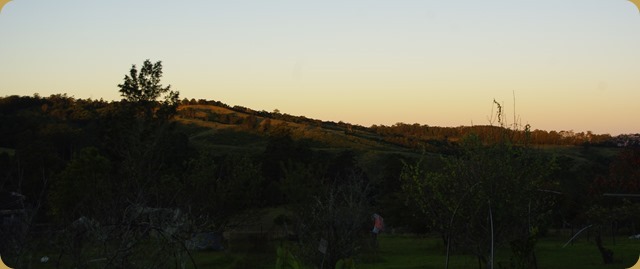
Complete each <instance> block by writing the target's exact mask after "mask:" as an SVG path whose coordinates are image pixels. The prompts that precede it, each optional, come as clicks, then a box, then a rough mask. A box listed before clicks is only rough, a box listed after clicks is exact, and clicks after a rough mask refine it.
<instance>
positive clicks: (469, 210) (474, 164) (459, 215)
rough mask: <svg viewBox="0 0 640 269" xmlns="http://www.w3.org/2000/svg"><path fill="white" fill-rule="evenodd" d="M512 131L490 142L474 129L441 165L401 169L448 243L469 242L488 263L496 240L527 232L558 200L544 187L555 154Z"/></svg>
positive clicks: (409, 188) (410, 190)
mask: <svg viewBox="0 0 640 269" xmlns="http://www.w3.org/2000/svg"><path fill="white" fill-rule="evenodd" d="M506 135H508V134H505V136H503V138H502V139H501V140H499V142H498V143H494V144H488V145H485V144H483V143H482V141H481V140H480V139H479V138H478V137H477V136H474V135H471V136H469V137H467V138H466V139H464V140H463V141H462V142H461V150H460V153H459V154H457V155H454V156H450V157H448V158H446V159H445V165H444V167H443V168H442V169H441V170H440V171H433V172H424V171H422V170H421V168H420V166H419V163H418V164H416V165H411V164H407V165H405V168H404V169H403V172H402V174H401V179H402V181H403V188H404V190H405V191H406V193H407V195H408V197H409V202H412V203H415V204H417V206H418V207H419V208H421V209H422V212H423V213H424V214H425V215H426V216H427V220H430V221H431V225H432V227H433V228H434V229H436V230H437V231H439V232H440V233H442V235H443V239H445V243H446V244H447V245H453V246H455V247H458V248H464V247H467V248H468V249H467V250H468V251H472V252H473V253H474V254H475V255H477V257H478V258H479V260H480V261H484V262H486V263H487V264H490V263H492V261H491V257H492V256H493V254H492V253H493V250H494V244H501V243H505V242H511V241H513V240H516V239H518V238H521V237H525V238H526V237H527V236H528V235H529V233H530V231H531V229H532V228H533V227H536V226H537V225H540V224H541V221H542V220H543V218H544V217H545V215H546V213H547V211H548V209H549V208H550V204H549V201H552V199H550V198H549V197H544V195H542V194H541V193H540V192H538V190H539V189H541V188H542V187H543V186H545V184H547V182H546V179H547V175H548V174H549V171H551V169H552V168H553V163H552V162H551V160H549V159H548V158H545V157H544V156H542V155H540V154H539V153H538V152H536V151H534V150H532V149H530V148H528V147H526V145H525V146H517V145H514V144H512V143H511V142H510V141H509V136H506ZM447 251H449V250H448V248H447ZM487 257H489V259H487Z"/></svg>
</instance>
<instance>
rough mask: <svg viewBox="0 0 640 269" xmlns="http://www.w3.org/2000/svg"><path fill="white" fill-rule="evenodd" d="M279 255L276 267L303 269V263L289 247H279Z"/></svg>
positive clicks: (277, 268) (278, 268)
mask: <svg viewBox="0 0 640 269" xmlns="http://www.w3.org/2000/svg"><path fill="white" fill-rule="evenodd" d="M277 255H278V258H277V260H276V269H302V264H301V263H300V261H299V260H298V259H297V258H296V257H295V256H294V255H293V253H291V251H290V250H289V249H288V248H285V247H282V246H280V247H278V249H277Z"/></svg>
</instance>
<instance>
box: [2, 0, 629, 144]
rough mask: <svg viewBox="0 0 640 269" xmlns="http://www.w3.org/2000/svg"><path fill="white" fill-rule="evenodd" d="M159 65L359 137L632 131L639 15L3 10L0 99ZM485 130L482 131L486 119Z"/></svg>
mask: <svg viewBox="0 0 640 269" xmlns="http://www.w3.org/2000/svg"><path fill="white" fill-rule="evenodd" d="M146 59H149V60H151V61H152V62H156V61H162V64H163V67H164V68H163V71H164V77H163V78H162V82H163V84H165V85H168V84H170V85H171V87H172V88H173V89H175V90H178V91H179V92H180V97H181V98H188V99H192V98H195V99H207V100H217V101H222V102H224V103H226V104H229V105H232V106H233V105H241V106H245V107H249V108H252V109H255V110H266V111H273V110H274V109H278V110H279V111H281V112H282V113H287V114H291V115H298V116H306V117H309V118H315V119H321V120H326V121H335V122H338V121H344V122H349V123H353V124H359V125H363V126H371V125H373V124H376V125H392V124H395V123H397V122H403V123H419V124H426V125H430V126H449V127H456V126H469V125H487V124H490V123H491V121H490V117H491V113H492V111H495V108H493V107H492V104H493V100H494V99H495V100H496V101H498V102H499V103H501V104H502V105H503V108H504V113H505V115H506V116H507V117H506V118H507V120H508V122H507V124H512V123H513V122H514V118H515V119H516V120H515V121H517V122H518V123H519V124H521V125H524V124H530V125H531V128H532V129H540V130H547V131H551V130H556V131H561V130H565V131H569V130H572V131H574V132H586V131H592V132H594V133H596V134H611V135H617V134H625V133H640V119H639V118H638V115H640V12H639V10H638V9H637V8H636V7H635V6H634V5H633V4H632V3H631V2H629V1H626V0H580V1H579V0H534V1H528V0H516V1H514V0H494V1H477V0H457V1H456V0H446V1H444V0H438V1H435V0H422V1H409V0H393V1H376V0H367V1H360V0H351V1H348V0H341V1H334V0H323V1H304V0H270V1H266V0H253V1H251V0H236V1H216V0H206V1H204V0H191V1H163V0H109V1H106V0H103V1H97V0H58V1H51V0H13V1H11V2H9V3H7V4H6V5H5V6H4V8H3V9H2V11H1V12H0V96H9V95H29V96H30V95H33V94H34V93H38V94H39V95H40V96H49V95H51V94H58V93H66V94H67V95H69V96H73V97H75V98H82V99H86V98H92V99H100V98H103V99H104V100H120V98H121V96H120V94H119V92H118V87H117V85H118V84H120V83H122V81H123V78H124V76H125V74H127V73H128V71H129V69H130V68H131V65H132V64H136V65H137V66H140V65H141V64H142V62H143V61H144V60H146ZM493 124H495V122H494V123H493Z"/></svg>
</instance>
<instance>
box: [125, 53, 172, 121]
mask: <svg viewBox="0 0 640 269" xmlns="http://www.w3.org/2000/svg"><path fill="white" fill-rule="evenodd" d="M161 78H162V62H161V61H158V62H156V63H153V64H152V63H151V61H149V60H148V59H147V60H145V61H144V62H143V64H142V67H141V68H140V71H139V72H138V70H137V68H136V66H135V65H132V66H131V70H130V71H129V75H125V77H124V82H123V83H122V84H118V87H119V88H120V94H121V95H122V97H124V98H125V100H127V101H128V102H131V103H136V104H137V106H138V108H139V109H140V110H141V113H143V115H144V116H145V117H147V118H150V117H153V116H158V117H160V118H168V117H170V116H172V115H173V114H174V113H175V109H176V108H177V105H178V104H179V100H180V99H179V98H180V97H179V95H180V94H179V92H177V91H172V90H171V85H169V86H167V87H163V86H162V84H160V79H161ZM163 95H164V101H162V103H161V106H160V107H159V109H158V111H157V113H155V112H156V111H154V108H155V102H156V101H157V99H158V98H160V97H163Z"/></svg>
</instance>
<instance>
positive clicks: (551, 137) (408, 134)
mask: <svg viewBox="0 0 640 269" xmlns="http://www.w3.org/2000/svg"><path fill="white" fill-rule="evenodd" d="M181 104H182V105H210V106H217V107H222V108H227V109H229V110H232V111H235V112H238V113H243V114H247V115H250V116H256V117H263V118H269V119H278V120H282V121H287V122H293V123H299V124H306V125H310V126H318V127H322V128H327V129H334V130H344V131H345V132H346V133H347V134H354V133H355V131H360V132H367V133H373V134H376V135H379V136H381V137H382V139H383V140H384V141H386V142H389V143H393V144H396V145H401V146H404V147H410V148H420V147H424V146H425V145H433V144H442V143H445V144H446V143H449V142H456V141H458V140H459V139H461V138H462V137H465V136H467V135H469V134H472V133H473V134H475V135H478V136H479V137H480V138H481V139H482V140H484V141H485V142H493V141H495V140H496V139H499V137H498V136H501V135H504V132H503V131H505V130H506V128H504V127H499V126H490V125H476V126H459V127H438V126H429V125H423V124H418V123H414V124H407V123H396V124H394V125H391V126H385V125H372V126H371V127H364V126H361V125H356V124H350V123H345V122H342V121H340V122H337V123H336V122H333V121H321V120H317V119H310V118H307V117H304V116H293V115H289V114H286V113H284V114H283V113H280V112H279V111H277V110H276V111H274V112H268V111H264V110H262V111H256V110H253V109H250V108H247V107H243V106H238V105H236V106H230V105H227V104H225V103H223V102H220V101H213V100H204V99H200V100H195V99H191V100H188V99H186V98H185V99H183V100H182V103H181ZM181 115H182V116H184V117H191V118H198V117H197V116H196V114H195V110H194V109H191V110H190V111H189V110H187V111H183V112H182V113H181ZM201 119H204V120H209V121H215V122H220V123H225V124H244V123H245V122H246V121H249V122H254V121H255V118H246V117H241V116H236V115H230V114H227V115H216V114H215V113H210V114H209V115H208V117H207V118H201ZM507 131H508V132H509V133H510V135H512V136H514V137H516V138H520V139H518V140H519V141H522V139H528V141H529V143H531V144H535V145H582V146H604V147H616V146H624V145H630V144H638V143H639V142H640V135H639V136H637V137H636V136H633V135H631V136H629V135H620V136H616V137H612V136H611V135H610V134H594V133H593V132H591V131H587V132H574V131H572V130H570V131H554V130H552V131H545V130H539V129H534V130H517V129H516V130H512V129H509V130H507Z"/></svg>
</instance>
